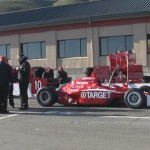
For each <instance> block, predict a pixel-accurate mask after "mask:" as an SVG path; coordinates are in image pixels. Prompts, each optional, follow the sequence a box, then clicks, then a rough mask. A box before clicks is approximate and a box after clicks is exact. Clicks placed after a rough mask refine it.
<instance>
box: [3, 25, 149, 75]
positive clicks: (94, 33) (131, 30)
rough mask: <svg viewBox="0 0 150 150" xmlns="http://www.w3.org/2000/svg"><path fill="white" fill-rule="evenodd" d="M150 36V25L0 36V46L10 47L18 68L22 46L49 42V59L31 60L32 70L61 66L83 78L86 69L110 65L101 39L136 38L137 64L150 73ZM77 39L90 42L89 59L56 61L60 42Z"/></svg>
mask: <svg viewBox="0 0 150 150" xmlns="http://www.w3.org/2000/svg"><path fill="white" fill-rule="evenodd" d="M148 33H150V23H147V24H146V23H139V24H138V23H137V24H129V25H117V26H105V27H88V28H82V29H70V30H60V31H59V30H58V31H45V32H40V33H28V34H14V35H11V36H0V44H11V58H12V59H11V60H10V63H11V64H12V65H13V66H18V62H17V60H16V55H17V54H18V53H19V49H20V47H19V46H20V43H26V42H39V41H46V57H47V58H46V59H38V60H37V59H33V60H29V61H30V63H31V66H33V67H34V66H43V67H46V66H50V67H51V68H53V69H57V68H58V66H60V65H62V66H63V67H64V68H65V69H66V70H67V71H68V72H69V73H70V74H71V75H74V77H77V76H78V75H79V76H82V75H83V68H85V67H92V66H98V65H101V66H103V65H108V58H107V57H105V56H102V57H100V46H99V37H105V36H120V35H133V36H134V50H135V52H136V59H137V64H142V65H143V68H144V71H145V72H146V73H148V72H149V67H148V66H150V55H147V34H148ZM78 38H87V57H82V58H80V57H73V58H57V40H65V39H78ZM74 70H75V71H74ZM77 74H78V75H77Z"/></svg>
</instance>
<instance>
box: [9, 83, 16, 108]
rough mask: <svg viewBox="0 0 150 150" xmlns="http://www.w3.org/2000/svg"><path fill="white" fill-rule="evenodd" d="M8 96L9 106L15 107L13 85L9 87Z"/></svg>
mask: <svg viewBox="0 0 150 150" xmlns="http://www.w3.org/2000/svg"><path fill="white" fill-rule="evenodd" d="M8 96H9V105H10V106H14V105H15V104H14V96H13V85H11V86H10V87H9V93H8Z"/></svg>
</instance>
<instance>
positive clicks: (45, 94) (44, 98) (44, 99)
mask: <svg viewBox="0 0 150 150" xmlns="http://www.w3.org/2000/svg"><path fill="white" fill-rule="evenodd" d="M36 98H37V102H38V103H39V104H40V105H41V106H44V107H49V106H52V105H54V104H55V103H56V102H57V99H58V98H57V93H56V91H55V89H54V88H50V87H44V88H41V89H40V90H39V91H38V92H37V95H36Z"/></svg>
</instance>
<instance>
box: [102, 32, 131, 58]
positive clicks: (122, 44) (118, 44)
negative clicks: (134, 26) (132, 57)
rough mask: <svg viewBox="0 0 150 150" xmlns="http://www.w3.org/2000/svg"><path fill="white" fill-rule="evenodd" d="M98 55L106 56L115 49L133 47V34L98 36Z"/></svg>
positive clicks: (122, 49)
mask: <svg viewBox="0 0 150 150" xmlns="http://www.w3.org/2000/svg"><path fill="white" fill-rule="evenodd" d="M100 49H101V51H100V55H101V56H106V55H108V54H109V53H114V52H116V51H117V50H120V51H122V52H125V51H128V50H132V49H133V36H132V35H129V36H112V37H102V38H100Z"/></svg>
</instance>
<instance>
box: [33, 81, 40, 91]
mask: <svg viewBox="0 0 150 150" xmlns="http://www.w3.org/2000/svg"><path fill="white" fill-rule="evenodd" d="M34 86H35V90H39V89H40V88H41V87H42V82H41V81H40V80H35V81H34Z"/></svg>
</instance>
